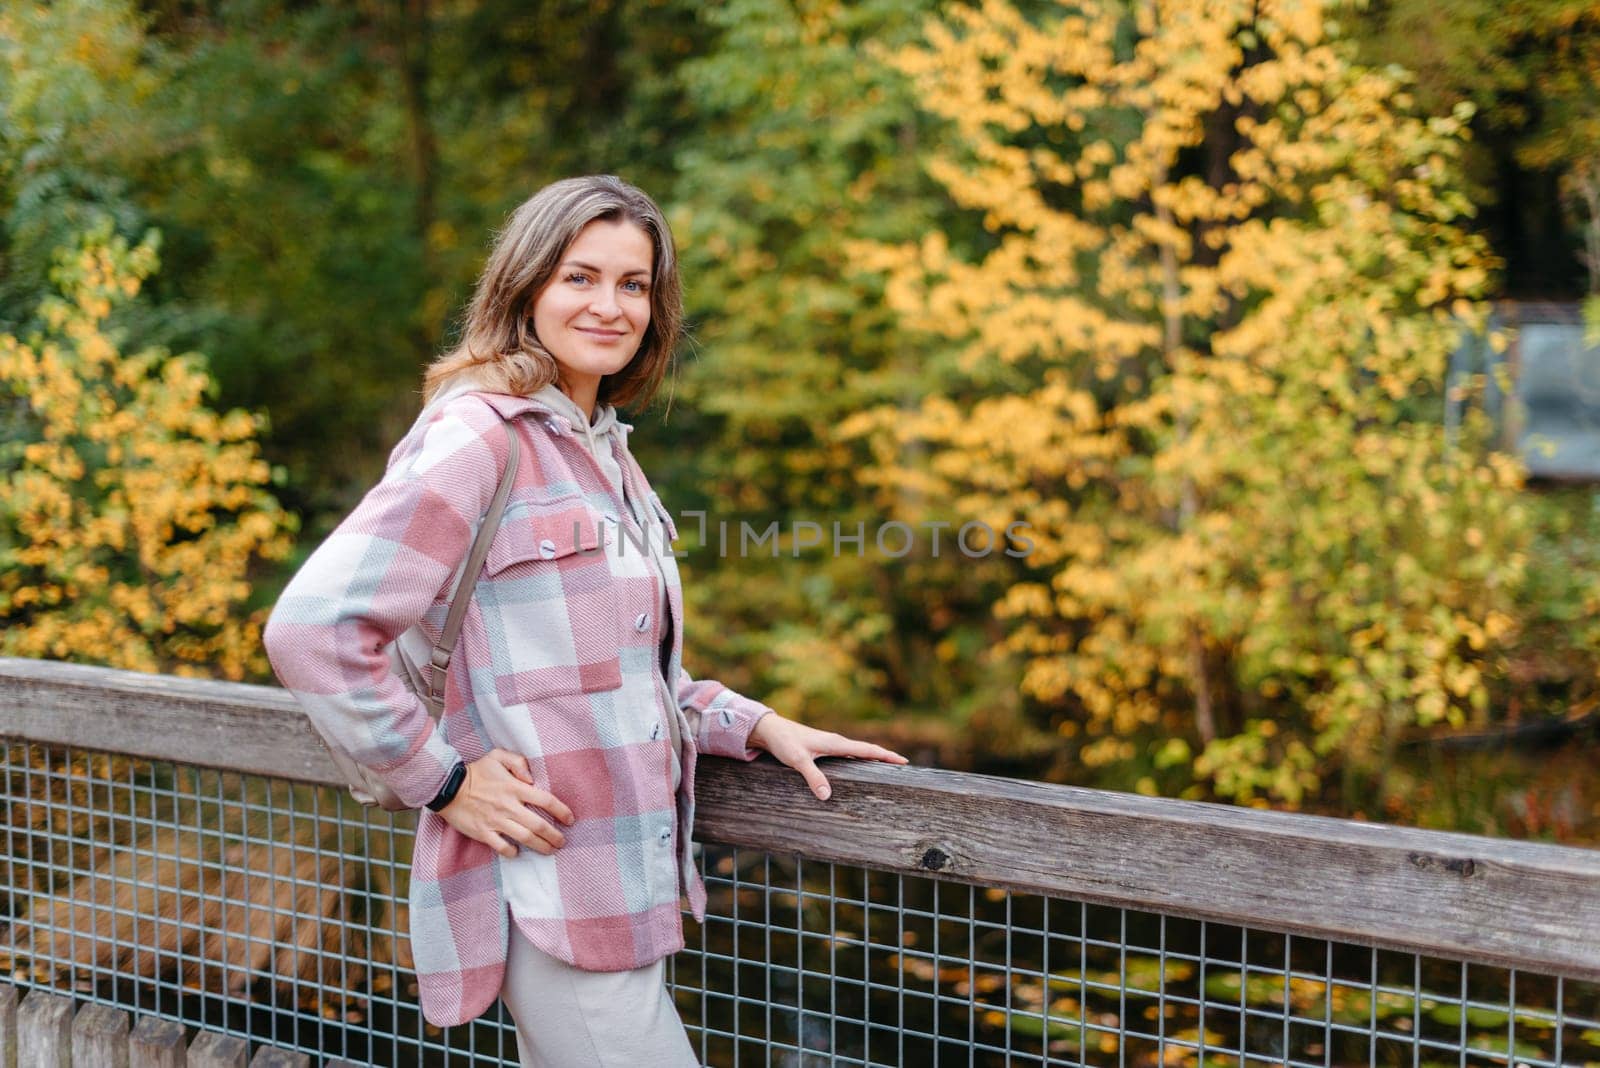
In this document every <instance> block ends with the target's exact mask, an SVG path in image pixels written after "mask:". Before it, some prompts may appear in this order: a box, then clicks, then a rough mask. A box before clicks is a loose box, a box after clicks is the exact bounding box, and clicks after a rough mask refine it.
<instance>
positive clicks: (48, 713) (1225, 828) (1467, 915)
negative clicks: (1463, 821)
mask: <svg viewBox="0 0 1600 1068" xmlns="http://www.w3.org/2000/svg"><path fill="white" fill-rule="evenodd" d="M0 736H3V737H7V738H10V739H14V740H18V741H28V742H35V743H42V744H46V745H52V746H69V747H75V748H79V749H87V750H96V751H104V752H112V753H121V754H126V755H130V756H136V757H142V758H147V759H152V760H161V761H170V762H174V763H178V764H193V765H200V766H205V767H213V768H220V769H227V770H231V771H237V772H247V773H257V774H261V775H267V776H275V777H280V778H285V779H291V780H297V781H301V782H306V783H315V784H326V785H337V784H338V783H339V780H338V777H337V776H336V774H335V772H334V769H333V766H332V764H331V762H330V761H329V760H328V758H327V756H326V753H325V751H324V749H323V747H322V744H321V742H320V741H319V740H318V739H317V737H316V735H315V734H314V733H313V732H312V730H311V728H310V726H309V725H308V724H307V722H306V720H305V717H304V716H303V715H302V714H301V713H300V711H299V710H298V708H297V707H296V705H295V703H294V701H293V700H292V699H291V698H290V696H289V695H288V694H287V693H285V692H284V691H282V690H280V689H276V688H271V687H263V686H252V685H242V684H235V683H224V682H211V681H198V680H190V679H178V678H171V677H165V676H153V675H140V674H135V673H132V672H125V671H114V670H109V669H104V668H94V667H83V666H77V665H69V664H60V663H53V662H45V661H31V660H16V659H3V658H0ZM829 776H830V779H831V780H832V782H833V784H834V795H833V799H832V800H830V801H828V802H826V803H824V802H819V801H816V800H815V799H814V798H813V797H812V796H811V795H810V793H809V792H808V791H807V790H805V789H804V787H803V786H802V785H801V783H800V780H799V778H798V777H797V776H796V775H794V773H792V772H790V771H789V770H788V769H785V768H782V767H780V766H778V765H776V764H773V763H771V762H769V761H765V760H762V761H757V762H754V763H751V764H741V763H738V762H733V761H725V760H706V761H704V762H703V763H702V766H701V772H700V778H699V781H698V793H699V799H700V800H699V809H698V819H697V823H696V837H697V838H698V839H700V840H702V841H705V842H714V843H722V844H726V845H732V846H739V847H745V848H749V849H754V850H760V851H765V852H768V853H773V854H779V855H783V854H800V855H803V856H805V857H807V858H814V859H817V860H822V861H835V862H842V863H846V864H851V865H859V866H862V867H866V868H872V869H876V870H883V871H889V872H901V873H909V874H916V875H922V876H935V877H938V878H943V879H954V880H961V881H964V882H968V883H976V884H981V885H984V886H990V887H997V888H1002V889H1005V890H1010V891H1020V892H1025V893H1032V894H1043V895H1052V896H1060V897H1067V898H1074V899H1078V900H1082V901H1086V902H1092V903H1098V904H1106V905H1113V906H1119V907H1124V908H1131V909H1140V910H1149V911H1152V912H1160V913H1163V914H1167V915H1172V916H1181V917H1193V918H1196V919H1202V920H1210V921H1221V922H1225V923H1233V924H1239V925H1242V926H1248V927H1252V928H1265V929H1272V930H1279V931H1283V932H1288V933H1292V934H1299V935H1309V936H1314V937H1319V938H1327V939H1332V940H1336V941H1339V942H1346V943H1358V944H1364V945H1376V946H1383V947H1393V948H1396V949H1402V950H1406V951H1413V952H1418V953H1425V954H1428V955H1431V956H1440V957H1449V958H1455V959H1459V960H1462V961H1470V962H1482V963H1486V964H1492V965H1499V966H1505V967H1512V968H1519V969H1531V970H1535V971H1541V972H1548V973H1551V974H1556V975H1563V976H1568V977H1571V978H1574V979H1580V980H1600V851H1591V850H1585V849H1575V848H1570V847H1562V846H1555V845H1546V844H1541V843H1534V842H1521V841H1509V840H1501V839H1493V838H1484V837H1478V836H1472V835H1464V834H1453V833H1443V832H1437V831H1423V830H1415V829H1410V828H1405V827H1395V826H1385V825H1377V824H1370V823H1360V822H1352V821H1347V820H1338V819H1329V818H1323V817H1316V816H1306V815H1299V814H1294V813H1284V812H1272V811H1261V810H1251V809H1243V808H1234V807H1228V806H1223V805H1212V804H1202V803H1196V802H1186V801H1175V800H1165V799H1160V798H1147V797H1139V796H1134V795H1128V794H1117V793H1107V792H1102V791H1095V790H1085V789H1076V788H1073V787H1067V786H1056V785H1048V784H1043V783H1030V782H1020V781H1016V780H1009V779H1000V778H992V777H987V776H980V775H970V774H962V773H958V772H950V771H941V770H936V769H930V768H914V767H907V768H895V767H887V766H881V765H873V764H865V763H850V762H840V763H835V764H834V765H833V766H832V767H831V768H830V769H829Z"/></svg>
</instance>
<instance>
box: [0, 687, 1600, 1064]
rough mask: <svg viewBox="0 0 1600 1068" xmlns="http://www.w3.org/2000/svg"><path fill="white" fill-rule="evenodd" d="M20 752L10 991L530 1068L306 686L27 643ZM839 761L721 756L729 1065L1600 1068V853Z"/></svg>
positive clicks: (261, 1036)
mask: <svg viewBox="0 0 1600 1068" xmlns="http://www.w3.org/2000/svg"><path fill="white" fill-rule="evenodd" d="M0 737H4V738H5V739H6V744H7V763H6V768H5V791H6V793H5V805H6V807H5V811H6V826H5V835H6V850H5V859H4V862H3V863H4V867H3V876H0V878H3V885H4V892H5V895H6V904H7V914H6V917H5V924H6V926H5V928H4V932H3V934H0V971H3V972H4V973H5V974H6V975H7V976H8V979H9V983H10V985H11V987H12V988H13V989H11V990H10V991H3V986H4V984H0V991H3V993H4V995H5V1000H7V1003H10V1001H9V999H16V998H21V999H22V1001H23V1003H24V1004H27V999H28V998H29V997H30V996H32V992H35V991H37V992H38V993H39V995H40V998H41V1003H42V1001H43V999H44V998H45V997H47V996H49V997H53V998H56V999H71V1000H72V1002H73V1003H74V1004H75V1005H77V1006H78V1009H79V1012H80V1016H81V1015H82V1013H83V1011H84V1010H86V1009H90V1008H93V1007H95V1006H106V1007H110V1008H112V1009H119V1010H123V1011H126V1012H127V1013H129V1014H130V1015H131V1016H134V1017H136V1018H138V1019H139V1020H140V1026H142V1027H144V1028H145V1029H146V1030H147V1031H148V1030H149V1029H150V1028H152V1027H154V1026H156V1025H160V1026H161V1027H164V1028H166V1030H167V1031H169V1032H170V1031H174V1030H175V1029H174V1026H173V1025H178V1026H180V1027H181V1028H183V1029H185V1030H186V1031H187V1033H189V1034H196V1033H204V1034H206V1035H216V1036H223V1037H225V1038H227V1039H229V1040H230V1041H233V1042H234V1044H235V1046H237V1047H239V1048H240V1049H243V1048H244V1047H245V1046H248V1045H251V1044H254V1045H257V1046H260V1047H261V1048H262V1049H265V1048H266V1047H268V1046H270V1047H272V1049H273V1050H275V1051H287V1052H288V1053H290V1054H298V1055H303V1056H304V1061H303V1062H308V1063H312V1064H320V1063H332V1062H338V1063H353V1064H374V1065H414V1064H421V1065H445V1064H449V1065H452V1066H453V1065H515V1064H516V1063H517V1061H516V1054H515V1044H514V1033H513V1031H512V1029H511V1026H510V1022H509V1019H508V1018H507V1017H505V1016H504V1015H503V1013H502V1012H501V1011H500V1010H499V1009H498V1007H497V1009H496V1010H495V1011H492V1012H491V1013H489V1014H488V1015H486V1016H485V1017H483V1018H482V1019H480V1020H478V1021H475V1022H474V1023H472V1024H469V1025H466V1026H463V1027H458V1028H451V1029H448V1030H445V1031H441V1030H438V1029H436V1028H432V1027H431V1026H429V1025H427V1024H426V1023H425V1022H424V1021H423V1020H422V1018H421V1016H420V1014H419V1012H418V1010H417V1004H416V999H415V990H414V981H413V979H412V977H411V975H410V972H409V967H408V966H409V956H408V949H407V946H406V940H405V938H404V937H403V932H404V931H405V930H406V911H405V904H404V901H405V891H406V880H407V873H406V859H407V858H408V857H409V855H410V847H411V839H412V835H413V827H414V822H413V817H412V815H411V814H409V813H400V814H390V813H386V812H382V811H377V810H369V809H364V808H362V807H361V806H359V805H356V804H355V803H354V802H352V801H351V800H350V799H349V798H348V796H347V795H346V794H345V791H344V790H343V789H342V788H341V786H340V780H339V779H338V776H337V775H336V773H335V771H334V769H333V766H332V764H331V762H330V761H329V760H328V758H327V757H326V754H325V752H324V750H323V749H322V746H321V743H320V742H319V741H318V740H317V738H316V736H315V735H314V733H313V732H312V731H311V729H310V727H309V725H308V724H307V722H306V720H305V718H304V716H303V715H302V714H301V713H300V711H299V710H298V708H297V707H296V706H295V704H294V702H293V700H292V699H291V698H290V697H289V695H288V694H287V693H285V692H284V691H282V690H279V689H275V688H271V687H262V686H250V685H242V684H233V683H222V682H215V681H209V680H198V679H180V678H173V677H166V676H154V675H140V674H135V673H130V672H122V671H114V670H110V669H104V668H92V667H83V666H76V665H68V664H59V663H51V662H43V661H29V660H15V659H0ZM829 775H830V779H831V781H832V782H833V784H834V797H833V800H831V801H829V802H827V803H822V802H818V801H816V800H815V799H814V798H813V797H812V796H811V794H810V793H809V792H808V791H807V790H806V789H805V788H804V786H803V785H802V784H801V781H800V779H799V778H798V776H795V775H794V774H793V773H792V772H790V771H789V770H788V769H785V768H782V767H780V766H778V765H776V764H773V763H770V762H767V761H765V760H763V761H757V762H755V763H752V764H741V763H737V762H732V761H724V760H716V759H710V758H708V759H706V760H704V761H702V764H701V773H700V777H699V780H698V784H699V785H698V794H699V811H698V818H697V822H696V838H697V840H698V841H699V842H701V843H702V849H703V857H702V860H703V863H704V870H705V874H706V879H707V886H708V890H709V893H710V898H711V901H710V911H709V914H708V916H707V919H706V922H705V924H704V925H697V924H694V923H693V922H692V921H690V922H687V923H686V930H687V936H688V939H689V944H688V946H687V947H686V948H685V949H684V950H683V951H682V952H681V953H679V954H678V955H677V956H676V957H675V958H674V959H673V960H672V961H671V962H670V968H669V981H670V984H671V986H672V989H673V994H674V997H675V998H676V1001H677V1004H678V1007H679V1010H680V1012H681V1013H682V1014H683V1017H684V1020H685V1023H686V1025H687V1026H688V1029H689V1034H690V1037H691V1039H692V1040H693V1041H694V1043H695V1044H696V1045H697V1047H698V1049H699V1051H700V1055H701V1058H702V1060H703V1061H704V1062H705V1063H706V1064H709V1065H795V1066H810V1065H833V1064H841V1065H905V1066H924V1065H950V1066H954V1065H1012V1064H1015V1065H1038V1066H1044V1065H1080V1064H1092V1065H1117V1066H1119V1068H1121V1066H1129V1065H1132V1066H1151V1068H1164V1066H1193V1068H1215V1066H1219V1065H1229V1066H1238V1068H1244V1066H1247V1065H1250V1066H1258V1065H1294V1066H1306V1068H1331V1066H1333V1065H1346V1064H1369V1065H1380V1064H1382V1065H1390V1064H1393V1065H1400V1064H1408V1065H1412V1066H1415V1068H1420V1066H1422V1065H1433V1064H1455V1065H1463V1066H1464V1065H1467V1064H1476V1065H1495V1064H1499V1065H1507V1066H1510V1065H1529V1066H1535V1068H1545V1066H1548V1068H1555V1066H1558V1065H1583V1064H1597V1063H1600V852H1597V851H1590V850H1584V849H1573V848H1566V847H1560V846H1554V845H1547V844H1541V843H1533V842H1519V841H1508V840H1499V839H1490V838H1482V837H1477V836H1471V835H1462V834H1453V833H1443V832H1433V831H1423V830H1415V829H1409V828H1402V827H1393V826H1383V825H1375V824H1370V823H1362V822H1353V821H1346V820H1336V819H1328V818H1324V817H1316V816H1307V815H1300V814H1294V813H1281V812H1272V811H1264V810H1254V809H1246V808H1234V807H1228V806H1222V805H1211V804H1202V803H1196V802H1185V801H1175V800H1166V799H1160V798H1146V797H1138V796H1132V795H1125V794H1116V793H1107V792H1101V791H1093V790H1085V789H1077V788H1073V787H1066V786H1056V785H1049V784H1041V783H1033V782H1021V781H1016V780H1009V779H1001V778H994V777H987V776H979V775H969V774H961V773H956V772H949V771H942V770H936V769H927V768H895V767H888V766H880V765H872V764H854V763H837V764H835V765H834V766H832V767H831V768H830V770H829ZM52 1003H53V1004H65V1002H64V1001H59V1000H58V1001H54V1002H52ZM95 1011H96V1012H101V1011H103V1010H99V1009H96V1010H95ZM4 1045H5V1036H4V1035H3V1034H0V1048H3V1046H4ZM24 1053H25V1054H26V1051H24ZM263 1055H264V1054H263ZM278 1055H279V1054H278V1053H277V1052H275V1053H274V1054H273V1056H278ZM241 1056H242V1053H241ZM19 1063H31V1062H30V1061H28V1060H27V1059H26V1056H24V1059H23V1060H22V1061H20V1062H19ZM51 1063H57V1062H55V1061H52V1062H51ZM63 1063H64V1062H63ZM274 1063H276V1062H274Z"/></svg>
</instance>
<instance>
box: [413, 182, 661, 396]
mask: <svg viewBox="0 0 1600 1068" xmlns="http://www.w3.org/2000/svg"><path fill="white" fill-rule="evenodd" d="M596 219H605V220H608V221H613V222H617V221H626V222H631V223H633V224H635V225H636V226H638V227H639V228H640V229H641V230H643V231H644V232H645V233H646V234H647V235H649V237H650V243H651V244H652V245H653V246H654V248H655V255H654V262H653V263H652V265H651V275H652V277H651V281H650V325H649V327H647V328H646V330H645V334H644V338H643V340H641V341H640V343H639V350H638V351H637V352H635V353H634V355H633V359H631V360H629V361H628V365H627V366H626V367H624V368H623V369H622V370H620V371H618V372H617V373H616V374H610V375H606V376H605V377H604V378H602V379H601V380H600V394H599V398H598V400H599V403H601V404H615V405H617V406H618V407H635V406H637V407H643V406H644V405H646V404H648V403H649V402H650V399H651V398H652V397H654V396H655V393H656V390H657V389H658V388H659V387H660V385H661V382H662V380H663V379H664V378H665V377H666V374H667V369H668V368H669V366H670V365H671V362H672V356H673V353H674V351H675V350H676V348H677V345H678V339H679V335H680V334H681V333H682V331H683V291H682V286H681V284H680V282H679V280H678V253H677V249H676V247H675V246H674V245H673V242H672V231H671V229H670V228H668V226H667V220H666V216H664V215H663V214H662V213H661V209H660V208H659V207H657V206H656V202H655V201H653V200H651V199H650V197H649V196H648V195H647V194H645V193H644V192H643V191H642V190H640V189H638V188H636V187H634V186H632V185H629V184H628V183H627V182H624V181H623V180H622V179H621V178H617V177H615V176H613V175H609V174H598V175H588V176H585V177H581V178H564V179H562V180H561V181H559V182H552V183H551V184H549V185H547V186H545V187H544V188H543V189H541V190H539V191H538V192H537V193H535V194H534V195H533V196H531V197H529V198H528V199H527V200H526V201H525V202H524V203H523V204H522V206H521V207H519V208H518V209H517V210H516V211H514V212H512V214H511V218H510V219H509V220H508V221H507V223H506V225H505V227H504V229H502V230H501V231H500V233H499V236H498V237H497V238H496V239H495V243H494V248H493V249H491V250H490V252H489V260H488V262H487V263H485V264H484V267H483V274H482V276H480V277H479V279H478V285H477V288H476V289H475V290H474V291H473V294H472V303H471V304H469V305H468V306H467V314H466V321H465V323H464V324H463V329H462V332H461V341H460V343H459V344H457V345H456V347H455V348H453V349H451V350H450V351H449V352H447V353H445V354H444V355H443V356H440V357H439V358H438V359H436V360H434V361H433V363H432V364H430V365H429V367H428V370H427V372H426V374H425V375H424V376H423V380H422V396H423V401H424V402H427V401H430V400H432V399H433V398H434V397H436V396H438V395H439V394H440V393H441V392H443V391H445V390H447V389H449V388H450V387H451V386H452V385H454V384H456V383H458V382H460V381H462V380H463V379H465V380H466V381H468V382H470V383H471V384H472V386H473V388H476V389H486V390H490V391H492V392H496V393H510V394H515V395H518V396H527V395H529V394H532V393H535V392H537V391H538V390H540V389H542V388H544V387H545V386H547V385H550V384H551V383H553V382H556V381H557V378H558V373H557V372H558V370H559V368H558V366H557V364H556V359H555V357H554V356H552V355H550V352H549V350H547V349H546V348H545V347H544V345H543V344H541V343H540V341H539V338H538V336H537V335H536V334H535V333H534V329H533V302H534V300H535V298H537V297H538V295H539V294H540V293H541V292H542V291H543V290H544V287H545V285H546V284H547V283H549V281H550V279H551V276H553V275H554V274H555V272H556V268H557V267H558V266H559V265H560V264H561V258H562V256H563V255H565V254H566V251H567V247H568V246H569V245H571V244H572V242H573V240H574V239H575V238H576V237H577V236H578V234H579V233H580V232H581V231H582V230H583V228H584V227H585V226H588V225H589V224H590V223H592V222H594V221H595V220H596Z"/></svg>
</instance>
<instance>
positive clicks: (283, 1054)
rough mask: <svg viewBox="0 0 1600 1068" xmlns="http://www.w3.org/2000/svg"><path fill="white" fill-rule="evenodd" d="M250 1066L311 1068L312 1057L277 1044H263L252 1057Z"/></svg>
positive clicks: (256, 1067)
mask: <svg viewBox="0 0 1600 1068" xmlns="http://www.w3.org/2000/svg"><path fill="white" fill-rule="evenodd" d="M250 1068H311V1058H310V1057H308V1056H306V1055H305V1054H304V1053H292V1052H290V1051H289V1050H286V1049H278V1048H277V1047H276V1046H262V1047H261V1048H260V1049H258V1050H256V1055H255V1056H254V1057H252V1058H251V1059H250Z"/></svg>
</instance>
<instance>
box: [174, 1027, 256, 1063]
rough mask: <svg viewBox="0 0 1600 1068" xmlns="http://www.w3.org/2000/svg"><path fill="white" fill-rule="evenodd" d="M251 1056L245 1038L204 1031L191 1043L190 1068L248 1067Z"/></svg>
mask: <svg viewBox="0 0 1600 1068" xmlns="http://www.w3.org/2000/svg"><path fill="white" fill-rule="evenodd" d="M249 1056H250V1046H249V1044H248V1043H246V1042H245V1040H244V1039H242V1038H234V1037H233V1036H231V1035H219V1034H216V1033H215V1032H212V1031H202V1032H200V1034H198V1035H196V1036H195V1040H194V1041H193V1042H191V1043H190V1044H189V1066H188V1068H248V1066H247V1065H246V1063H245V1062H246V1061H247V1060H248V1059H249Z"/></svg>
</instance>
